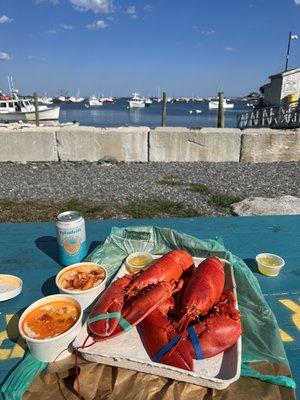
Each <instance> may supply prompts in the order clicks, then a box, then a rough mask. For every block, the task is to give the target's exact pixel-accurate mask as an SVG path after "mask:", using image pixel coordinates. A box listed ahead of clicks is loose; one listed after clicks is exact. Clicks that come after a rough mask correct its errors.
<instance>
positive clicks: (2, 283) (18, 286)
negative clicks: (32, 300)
mask: <svg viewBox="0 0 300 400" xmlns="http://www.w3.org/2000/svg"><path fill="white" fill-rule="evenodd" d="M22 287H23V281H22V279H20V278H18V277H17V276H14V275H7V274H0V301H5V300H9V299H12V298H13V297H16V296H18V294H20V293H21V292H22Z"/></svg>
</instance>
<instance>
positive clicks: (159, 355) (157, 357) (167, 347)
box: [151, 336, 180, 362]
mask: <svg viewBox="0 0 300 400" xmlns="http://www.w3.org/2000/svg"><path fill="white" fill-rule="evenodd" d="M179 339H180V336H175V337H173V339H172V340H170V341H169V342H168V343H167V344H166V345H165V346H164V347H163V348H162V349H160V350H159V352H158V353H156V354H155V356H154V357H151V358H152V361H154V362H158V361H159V360H160V359H161V358H162V357H163V356H164V355H165V354H167V352H168V351H169V350H171V348H172V347H173V346H174V345H175V344H176V343H177V342H178V341H179Z"/></svg>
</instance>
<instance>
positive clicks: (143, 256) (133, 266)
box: [125, 252, 153, 272]
mask: <svg viewBox="0 0 300 400" xmlns="http://www.w3.org/2000/svg"><path fill="white" fill-rule="evenodd" d="M152 261H153V257H152V255H151V254H150V253H146V252H137V253H132V254H130V255H129V256H128V257H127V258H126V260H125V266H126V269H127V271H129V272H134V271H139V270H142V269H145V268H147V267H148V266H149V265H150V264H151V263H152Z"/></svg>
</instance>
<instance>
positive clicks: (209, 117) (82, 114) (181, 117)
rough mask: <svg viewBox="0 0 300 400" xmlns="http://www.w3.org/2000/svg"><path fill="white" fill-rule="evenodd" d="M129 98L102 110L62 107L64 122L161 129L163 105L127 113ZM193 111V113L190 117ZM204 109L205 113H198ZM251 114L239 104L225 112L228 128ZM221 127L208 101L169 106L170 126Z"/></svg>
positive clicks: (72, 106)
mask: <svg viewBox="0 0 300 400" xmlns="http://www.w3.org/2000/svg"><path fill="white" fill-rule="evenodd" d="M127 105H128V104H127V102H126V99H119V100H117V101H116V102H115V103H113V104H109V103H105V104H104V105H103V106H100V107H93V108H87V107H86V106H85V102H82V103H77V104H76V103H70V104H69V103H63V104H60V107H61V109H60V118H59V121H60V122H73V121H76V122H79V123H80V125H89V126H121V125H136V126H137V125H145V126H149V127H151V128H152V127H155V126H160V119H161V109H162V105H161V104H160V103H153V104H151V105H150V106H149V107H145V108H142V109H131V110H127ZM190 110H191V111H192V114H190ZM196 110H201V111H202V112H201V114H196ZM247 110H248V111H249V107H247V105H246V102H236V103H235V104H234V108H233V109H231V110H225V126H226V127H236V125H237V116H238V115H239V114H240V113H242V112H245V111H247ZM216 124H217V111H216V110H208V104H207V102H199V101H194V102H189V103H179V102H175V103H173V104H170V103H168V104H167V126H185V127H193V128H199V127H215V126H216Z"/></svg>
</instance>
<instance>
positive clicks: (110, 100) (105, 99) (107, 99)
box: [100, 95, 115, 103]
mask: <svg viewBox="0 0 300 400" xmlns="http://www.w3.org/2000/svg"><path fill="white" fill-rule="evenodd" d="M100 100H101V101H102V103H113V102H114V101H115V100H114V98H113V97H112V96H109V97H104V96H103V95H102V97H101V98H100Z"/></svg>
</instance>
